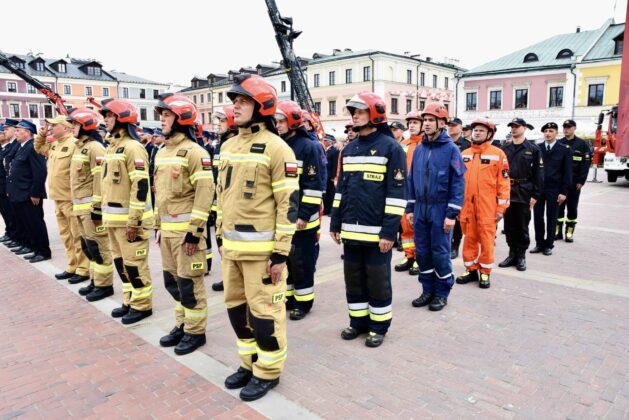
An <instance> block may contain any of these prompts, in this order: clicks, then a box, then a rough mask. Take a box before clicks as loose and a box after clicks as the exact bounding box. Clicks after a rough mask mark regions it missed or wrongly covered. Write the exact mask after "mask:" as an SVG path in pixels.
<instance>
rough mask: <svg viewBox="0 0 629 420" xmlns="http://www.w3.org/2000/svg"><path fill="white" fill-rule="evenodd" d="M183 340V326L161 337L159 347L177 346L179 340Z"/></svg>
mask: <svg viewBox="0 0 629 420" xmlns="http://www.w3.org/2000/svg"><path fill="white" fill-rule="evenodd" d="M182 338H183V325H181V326H180V327H175V328H173V329H172V330H170V332H169V333H168V335H165V336H163V337H162V338H160V339H159V345H160V346H162V347H172V346H176V345H177V344H179V342H180V341H181V339H182Z"/></svg>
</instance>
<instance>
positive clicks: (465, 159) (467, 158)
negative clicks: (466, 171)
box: [463, 156, 472, 162]
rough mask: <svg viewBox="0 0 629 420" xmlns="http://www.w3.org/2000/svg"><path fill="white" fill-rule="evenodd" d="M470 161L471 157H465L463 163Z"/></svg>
mask: <svg viewBox="0 0 629 420" xmlns="http://www.w3.org/2000/svg"><path fill="white" fill-rule="evenodd" d="M470 160H472V158H471V157H469V156H463V162H469V161H470Z"/></svg>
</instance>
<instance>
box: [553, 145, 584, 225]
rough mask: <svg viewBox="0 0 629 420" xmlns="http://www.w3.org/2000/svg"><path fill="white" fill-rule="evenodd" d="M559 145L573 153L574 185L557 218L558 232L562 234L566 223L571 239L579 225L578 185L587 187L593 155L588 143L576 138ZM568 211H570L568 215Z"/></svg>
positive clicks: (579, 193) (560, 207)
mask: <svg viewBox="0 0 629 420" xmlns="http://www.w3.org/2000/svg"><path fill="white" fill-rule="evenodd" d="M559 143H561V144H564V145H566V146H568V147H570V150H571V151H572V184H571V185H570V189H569V190H568V198H566V201H564V202H563V203H561V206H559V215H558V217H557V222H558V225H559V230H558V231H559V232H561V230H562V229H561V227H562V226H561V225H563V223H564V222H565V224H566V233H567V234H568V235H569V236H570V237H571V236H572V233H573V232H574V227H575V225H576V224H577V209H578V207H579V197H580V196H581V188H579V189H577V184H580V185H581V186H583V185H585V183H586V181H587V178H588V173H589V172H590V165H591V163H592V154H591V153H590V146H589V145H588V143H587V142H586V141H585V140H582V139H580V138H579V137H574V138H573V139H572V140H568V139H567V138H565V137H564V138H562V139H561V140H559ZM566 209H567V210H568V213H567V214H566Z"/></svg>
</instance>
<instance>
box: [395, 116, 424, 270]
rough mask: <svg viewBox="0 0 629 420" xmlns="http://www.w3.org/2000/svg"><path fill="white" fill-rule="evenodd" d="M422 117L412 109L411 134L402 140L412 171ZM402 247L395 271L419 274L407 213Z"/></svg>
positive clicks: (407, 164)
mask: <svg viewBox="0 0 629 420" xmlns="http://www.w3.org/2000/svg"><path fill="white" fill-rule="evenodd" d="M422 122H423V120H422V117H421V115H420V113H419V112H417V111H411V112H409V113H408V114H406V124H407V125H408V131H409V133H410V134H411V136H410V137H409V138H408V139H405V140H402V141H401V142H400V145H401V146H402V149H404V153H406V167H407V168H408V171H409V172H410V171H411V166H412V163H413V153H415V148H416V147H417V145H418V144H420V143H421V141H422V138H421V133H422ZM401 223H402V248H403V249H404V259H403V260H402V262H401V263H399V264H398V265H396V266H395V271H408V274H410V275H411V276H417V275H419V265H418V264H417V261H416V259H415V233H414V232H413V224H412V223H410V222H409V221H408V220H406V214H404V215H403V216H402V221H401Z"/></svg>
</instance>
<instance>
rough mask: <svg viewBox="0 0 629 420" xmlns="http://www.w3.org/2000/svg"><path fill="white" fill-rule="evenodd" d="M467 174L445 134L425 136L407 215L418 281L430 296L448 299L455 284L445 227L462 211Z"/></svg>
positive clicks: (416, 155) (417, 154) (411, 182)
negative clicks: (411, 226) (412, 229)
mask: <svg viewBox="0 0 629 420" xmlns="http://www.w3.org/2000/svg"><path fill="white" fill-rule="evenodd" d="M464 174H465V165H464V163H463V159H462V158H461V152H460V151H459V148H458V147H457V145H456V144H454V142H453V141H452V139H451V138H450V136H448V134H447V133H446V131H445V130H443V129H442V130H441V134H440V135H439V136H438V137H437V138H436V139H435V140H432V141H431V140H429V139H428V136H424V138H423V140H422V142H421V144H420V145H419V146H418V147H417V148H416V149H415V152H414V154H413V165H412V171H411V173H410V174H409V182H408V189H409V196H408V199H409V201H408V205H407V208H406V212H407V213H413V228H414V230H415V249H416V254H417V260H418V262H419V269H420V273H419V281H420V283H421V284H422V287H423V293H425V294H427V295H432V296H436V297H441V298H447V297H448V295H449V294H450V289H451V288H452V285H453V284H454V273H453V272H452V262H451V261H450V251H451V241H452V233H445V231H444V229H443V224H444V221H445V219H446V217H447V218H448V219H452V220H456V217H457V216H458V215H459V212H460V211H461V207H462V206H463V194H464V192H465V178H464ZM450 232H451V231H450Z"/></svg>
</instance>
